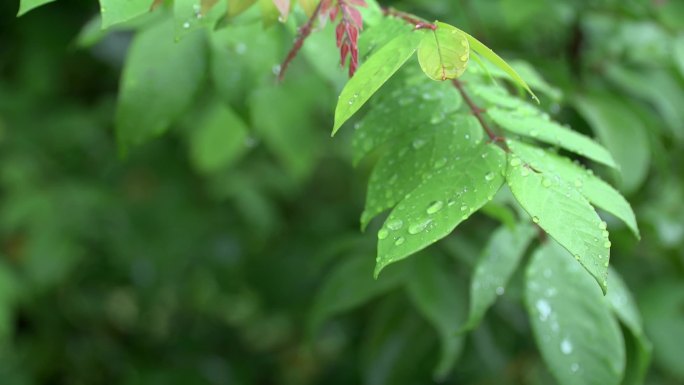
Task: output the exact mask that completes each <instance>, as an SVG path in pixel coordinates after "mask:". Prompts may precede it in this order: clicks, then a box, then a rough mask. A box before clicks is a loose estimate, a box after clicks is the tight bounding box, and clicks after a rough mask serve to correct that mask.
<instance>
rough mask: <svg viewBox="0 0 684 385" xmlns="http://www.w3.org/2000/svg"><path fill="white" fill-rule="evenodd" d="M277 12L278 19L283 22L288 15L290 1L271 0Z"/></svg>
mask: <svg viewBox="0 0 684 385" xmlns="http://www.w3.org/2000/svg"><path fill="white" fill-rule="evenodd" d="M273 4H275V6H276V8H278V12H280V17H281V18H282V19H283V20H285V19H287V15H289V14H290V0H273Z"/></svg>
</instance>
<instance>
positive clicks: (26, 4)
mask: <svg viewBox="0 0 684 385" xmlns="http://www.w3.org/2000/svg"><path fill="white" fill-rule="evenodd" d="M53 1H55V0H21V1H20V2H19V12H18V13H17V17H19V16H23V15H24V14H25V13H26V12H28V11H30V10H32V9H35V8H38V7H40V6H41V5H45V4H47V3H52V2H53Z"/></svg>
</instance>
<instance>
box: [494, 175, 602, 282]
mask: <svg viewBox="0 0 684 385" xmlns="http://www.w3.org/2000/svg"><path fill="white" fill-rule="evenodd" d="M523 169H527V168H526V167H509V168H508V170H507V172H506V182H507V183H508V186H509V187H510V189H511V192H513V195H514V196H515V199H516V200H517V201H518V202H519V203H520V205H521V206H522V207H523V209H525V211H526V212H527V213H528V214H529V215H530V217H531V218H535V217H536V218H537V219H538V225H539V226H540V227H541V228H542V229H543V230H544V231H546V232H547V233H548V234H549V235H550V236H551V237H553V238H554V239H555V240H556V241H558V242H559V243H560V244H561V245H563V247H565V248H567V249H568V250H569V251H570V252H571V253H572V254H573V255H577V256H579V259H578V260H579V262H580V263H581V264H582V266H584V267H585V269H586V270H587V271H588V272H589V273H590V274H591V275H592V276H594V278H595V279H596V281H597V282H598V284H599V285H600V286H601V288H602V289H603V290H604V291H605V290H606V279H607V275H608V270H607V269H606V267H605V266H604V263H605V262H606V261H607V260H608V258H609V257H608V254H609V250H606V249H605V248H604V247H603V245H602V244H597V243H596V242H594V238H601V229H599V224H600V223H601V218H600V217H599V216H598V214H597V213H596V211H595V210H594V208H593V207H592V206H591V204H589V202H588V201H587V200H586V198H584V196H582V194H580V193H579V192H578V191H577V190H575V189H574V188H573V187H571V186H568V185H567V184H566V183H563V182H562V181H554V183H553V184H552V185H551V186H550V187H544V186H543V183H544V182H543V181H544V177H543V176H542V175H541V174H538V173H536V172H531V173H529V175H528V176H523V173H522V170H523ZM528 172H529V171H528ZM604 256H605V259H603V258H604Z"/></svg>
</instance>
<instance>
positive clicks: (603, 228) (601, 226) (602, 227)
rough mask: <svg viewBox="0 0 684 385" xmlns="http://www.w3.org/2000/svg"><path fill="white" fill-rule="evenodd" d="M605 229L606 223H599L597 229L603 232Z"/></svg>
mask: <svg viewBox="0 0 684 385" xmlns="http://www.w3.org/2000/svg"><path fill="white" fill-rule="evenodd" d="M607 228H608V224H607V223H606V222H601V223H599V229H601V230H605V229H607Z"/></svg>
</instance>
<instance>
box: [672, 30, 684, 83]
mask: <svg viewBox="0 0 684 385" xmlns="http://www.w3.org/2000/svg"><path fill="white" fill-rule="evenodd" d="M672 55H673V57H674V62H675V64H676V65H677V67H678V68H679V73H680V74H682V76H684V34H680V35H679V37H678V38H677V39H675V42H674V50H673V53H672Z"/></svg>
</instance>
